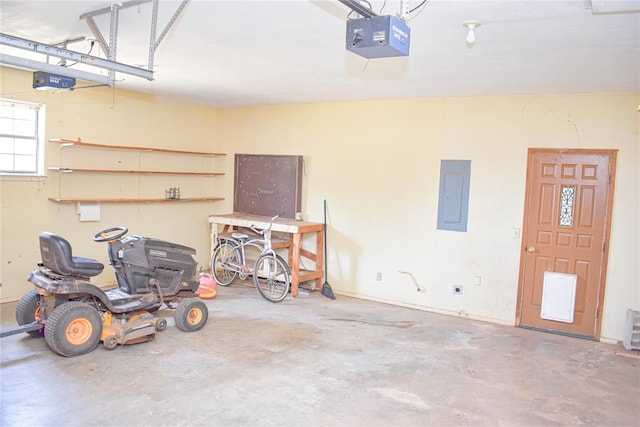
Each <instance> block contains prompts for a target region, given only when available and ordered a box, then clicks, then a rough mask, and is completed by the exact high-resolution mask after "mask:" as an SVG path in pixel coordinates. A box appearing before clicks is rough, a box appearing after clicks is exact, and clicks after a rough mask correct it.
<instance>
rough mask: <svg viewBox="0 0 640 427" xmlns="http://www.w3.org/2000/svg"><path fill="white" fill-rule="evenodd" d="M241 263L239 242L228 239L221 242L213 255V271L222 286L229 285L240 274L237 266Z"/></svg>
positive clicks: (217, 281)
mask: <svg viewBox="0 0 640 427" xmlns="http://www.w3.org/2000/svg"><path fill="white" fill-rule="evenodd" d="M241 264H242V260H241V259H240V251H239V250H238V245H237V243H232V242H230V241H228V240H227V241H225V242H223V243H220V244H219V245H218V247H217V248H216V250H215V251H214V252H213V256H212V257H211V273H213V277H214V278H215V279H216V283H217V284H218V285H220V286H229V285H230V284H231V282H233V280H234V279H235V278H236V276H237V275H238V271H237V269H236V267H235V266H237V265H241Z"/></svg>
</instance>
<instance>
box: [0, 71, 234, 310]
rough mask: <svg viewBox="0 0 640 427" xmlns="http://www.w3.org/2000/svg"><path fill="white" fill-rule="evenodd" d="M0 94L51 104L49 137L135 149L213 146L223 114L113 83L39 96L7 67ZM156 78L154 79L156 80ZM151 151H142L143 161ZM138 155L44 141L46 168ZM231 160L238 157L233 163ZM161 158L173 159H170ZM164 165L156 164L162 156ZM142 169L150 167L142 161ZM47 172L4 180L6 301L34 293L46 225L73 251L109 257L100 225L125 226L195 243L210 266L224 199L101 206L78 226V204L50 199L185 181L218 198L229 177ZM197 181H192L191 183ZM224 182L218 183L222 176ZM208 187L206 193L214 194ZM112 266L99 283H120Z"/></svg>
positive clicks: (179, 165) (125, 162)
mask: <svg viewBox="0 0 640 427" xmlns="http://www.w3.org/2000/svg"><path fill="white" fill-rule="evenodd" d="M0 71H1V75H0V79H1V80H0V86H1V96H2V98H9V99H16V100H23V101H31V102H42V103H44V104H45V105H46V108H47V111H46V137H47V139H49V138H66V139H76V138H82V140H85V141H90V142H96V143H104V144H114V145H130V146H149V147H163V148H175V149H184V150H201V151H204V150H207V151H215V149H216V146H217V145H218V144H217V141H216V136H215V132H216V127H217V111H216V110H215V109H211V108H206V107H202V106H198V105H193V104H189V103H183V102H175V101H171V100H167V99H161V98H155V97H150V96H146V95H141V94H136V93H133V92H128V91H122V90H113V89H109V88H95V89H79V90H75V91H74V92H71V93H52V92H40V91H35V90H32V89H31V73H30V72H22V71H18V70H14V69H9V68H0ZM150 84H153V83H150ZM148 158H149V155H143V156H142V157H141V159H142V161H143V162H144V161H145V160H146V159H148ZM137 159H138V153H137V152H130V151H122V150H117V151H113V152H109V151H103V150H85V149H80V148H65V149H64V151H63V152H60V146H59V145H58V144H55V143H51V142H46V159H45V163H46V166H56V165H58V164H59V163H60V161H62V163H63V164H64V165H69V164H70V163H71V164H73V165H75V166H83V165H84V166H85V167H102V168H107V169H108V168H115V167H116V166H125V168H128V167H126V166H129V167H130V168H131V169H135V168H136V162H137ZM229 159H231V160H229ZM162 161H164V162H166V161H167V159H166V158H165V159H163V160H162ZM174 161H175V164H167V165H166V167H167V168H168V169H170V170H191V169H190V167H191V166H190V165H186V163H187V162H194V163H195V166H194V168H195V169H194V170H198V168H200V167H201V162H202V161H203V160H202V159H201V158H199V157H194V158H192V157H187V156H180V155H178V156H175V160H174ZM206 161H207V162H215V164H214V165H206V164H205V165H204V167H205V169H206V168H207V167H209V166H210V167H211V168H212V169H214V170H217V169H220V170H224V169H225V168H226V166H225V163H226V162H228V161H231V162H233V157H232V156H225V157H223V158H221V159H215V160H211V159H209V160H206ZM156 163H157V162H156ZM142 167H145V166H144V164H143V165H142ZM47 175H48V176H47V177H45V178H13V177H12V178H6V177H3V178H2V179H1V181H0V185H1V186H0V202H1V206H2V209H1V210H0V212H1V213H0V221H1V223H0V225H1V228H0V247H1V253H0V259H1V261H2V263H1V264H0V269H1V270H0V273H1V280H2V287H1V288H0V298H1V301H3V302H4V301H11V300H16V299H17V298H19V297H20V296H21V295H22V294H23V293H24V292H25V291H26V290H28V289H30V287H31V286H30V285H29V283H28V282H27V281H26V277H27V274H28V273H29V271H31V270H32V269H33V268H34V267H35V265H36V263H37V262H38V261H39V260H40V253H39V247H38V234H39V233H40V232H41V231H44V230H47V231H51V232H55V233H58V234H60V235H62V236H64V237H65V238H66V239H67V240H69V241H70V242H71V244H72V246H73V250H74V254H76V255H81V256H88V257H92V258H96V259H98V260H100V261H102V262H103V263H105V264H107V263H108V258H107V252H106V244H105V243H95V242H93V241H92V239H91V237H92V236H93V235H94V234H95V233H96V232H98V231H100V230H102V229H105V228H109V227H112V226H118V225H124V226H127V227H128V228H129V230H130V234H140V235H146V236H152V237H157V238H160V239H165V240H169V241H173V242H177V243H181V244H184V245H187V246H191V247H193V248H195V249H196V251H197V253H198V261H199V263H200V266H202V267H203V268H208V264H209V248H210V244H209V222H208V216H207V215H208V214H209V212H212V211H214V210H215V209H216V203H219V202H195V203H179V204H176V203H171V204H168V203H152V204H102V206H101V221H100V222H80V221H79V216H78V215H77V214H76V205H75V204H58V203H53V202H50V201H49V200H48V199H47V198H48V197H56V196H73V195H80V196H90V195H91V194H93V196H94V197H96V196H102V197H105V196H106V197H136V196H137V195H138V193H140V196H141V197H151V196H155V197H164V191H165V189H166V188H169V187H173V186H179V187H180V188H181V190H182V195H183V197H188V196H198V195H200V194H199V193H200V192H201V191H204V192H205V194H203V195H212V194H217V191H218V190H220V193H222V192H223V191H222V190H223V188H224V185H225V183H224V179H225V178H226V177H222V179H218V178H206V179H205V181H204V182H205V184H204V188H203V184H202V181H201V179H200V178H184V177H180V176H178V177H167V176H162V175H160V176H155V175H154V176H153V177H149V176H141V177H139V179H140V182H141V184H140V185H139V184H138V181H137V179H138V177H129V176H124V177H123V176H121V175H89V174H75V173H74V174H71V175H63V176H60V175H59V174H57V173H54V172H48V174H47ZM189 180H191V181H189ZM218 181H219V182H218ZM207 193H208V194H207ZM113 280H114V278H113V273H112V272H111V270H110V267H108V266H107V267H106V268H105V272H104V273H102V274H101V275H100V276H98V277H97V278H96V280H95V282H96V283H98V284H100V285H108V284H110V283H113Z"/></svg>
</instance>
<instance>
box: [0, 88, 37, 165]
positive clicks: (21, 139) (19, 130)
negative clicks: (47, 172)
mask: <svg viewBox="0 0 640 427" xmlns="http://www.w3.org/2000/svg"><path fill="white" fill-rule="evenodd" d="M44 112H45V108H44V105H42V104H33V103H27V102H18V101H11V100H8V99H0V173H2V174H42V173H43V167H44V155H43V154H44V144H43V142H42V141H43V139H44Z"/></svg>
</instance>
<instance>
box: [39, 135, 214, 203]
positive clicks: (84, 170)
mask: <svg viewBox="0 0 640 427" xmlns="http://www.w3.org/2000/svg"><path fill="white" fill-rule="evenodd" d="M49 141H50V142H54V143H58V144H61V145H60V157H61V158H60V159H59V161H58V165H57V166H51V167H49V168H48V170H50V171H53V172H57V173H59V174H60V176H62V175H66V174H69V173H74V172H75V173H80V174H111V175H114V174H121V175H129V176H139V175H171V176H178V175H181V176H184V177H185V178H184V179H182V180H181V181H188V182H189V183H192V182H194V181H193V178H192V177H215V176H222V175H224V173H221V172H208V171H206V170H205V171H200V172H196V171H176V170H163V168H164V165H166V164H168V163H166V162H167V160H172V161H173V162H180V163H182V160H183V158H182V157H181V156H183V155H184V156H198V157H200V160H201V161H204V160H203V159H202V158H203V157H210V156H224V155H225V154H223V153H212V152H205V151H187V150H174V149H167V148H153V147H133V146H124V145H107V144H96V143H93V142H86V141H82V140H81V139H80V138H78V139H77V140H71V139H63V138H50V139H49ZM64 147H88V148H92V149H96V150H97V151H100V150H108V151H111V150H128V151H136V152H137V158H138V162H137V164H138V166H139V165H140V161H141V158H142V157H143V156H144V155H145V154H146V153H160V154H163V155H166V156H159V157H158V158H157V159H156V160H159V159H160V157H164V159H163V160H164V161H163V162H158V161H156V162H155V163H153V164H150V165H148V166H147V168H148V169H131V168H132V167H135V166H133V165H128V166H127V165H125V164H122V165H120V164H118V165H114V166H115V167H116V168H118V167H122V168H123V169H110V168H109V165H104V166H107V167H106V168H102V167H101V166H102V165H103V164H104V163H103V162H102V161H101V159H102V158H103V157H102V156H101V157H100V158H98V159H97V160H96V161H94V162H93V163H91V160H88V162H89V163H88V164H85V165H84V166H85V167H74V166H63V165H64V163H65V162H63V161H62V153H63V150H62V148H64ZM103 152H104V151H103ZM99 154H102V153H99ZM121 154H122V153H121ZM119 156H120V155H118V157H119ZM167 156H169V157H167ZM127 157H128V156H127ZM148 157H151V158H152V159H153V158H156V156H148ZM207 162H209V161H207ZM66 163H67V164H69V163H70V162H66ZM118 163H120V162H119V161H118ZM171 164H175V163H171ZM91 166H96V167H91ZM201 167H202V165H201ZM210 167H211V166H209V167H207V168H206V169H209V168H210ZM125 168H130V169H125ZM169 168H170V166H169ZM98 178H99V179H100V177H99V176H98ZM77 179H82V178H81V177H77ZM84 179H85V180H87V181H91V178H89V177H88V176H85V177H84ZM126 180H129V178H126ZM61 181H62V178H60V179H59V182H58V185H59V186H60V182H61ZM76 181H77V180H76ZM94 181H95V180H94ZM144 181H145V182H144V183H145V185H149V184H150V182H146V181H147V180H144ZM156 182H157V181H156ZM196 182H199V183H200V186H201V188H200V191H199V193H200V194H203V193H205V194H206V193H210V190H208V191H204V190H203V187H202V186H203V180H202V179H199V180H197V181H196ZM121 185H124V184H121ZM134 185H135V186H137V190H136V191H135V192H129V193H128V194H131V195H133V196H134V197H129V198H113V197H108V196H105V197H100V196H98V197H93V198H88V197H84V196H78V197H73V196H68V197H61V196H60V194H62V192H61V190H60V188H58V197H49V200H50V201H52V202H55V203H179V202H215V201H218V200H224V197H214V196H196V197H182V198H180V199H165V198H157V197H156V198H143V197H135V195H136V194H137V195H140V194H162V193H164V190H162V193H161V192H160V191H161V190H157V189H156V190H157V191H153V188H155V185H152V186H151V188H146V187H145V188H144V189H143V188H141V181H140V180H139V179H138V180H137V182H136V183H135V184H134ZM112 194H113V191H112ZM116 194H117V193H116Z"/></svg>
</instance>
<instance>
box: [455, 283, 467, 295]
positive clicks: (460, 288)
mask: <svg viewBox="0 0 640 427" xmlns="http://www.w3.org/2000/svg"><path fill="white" fill-rule="evenodd" d="M463 290H464V288H463V286H462V285H453V294H454V295H462V291H463Z"/></svg>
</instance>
